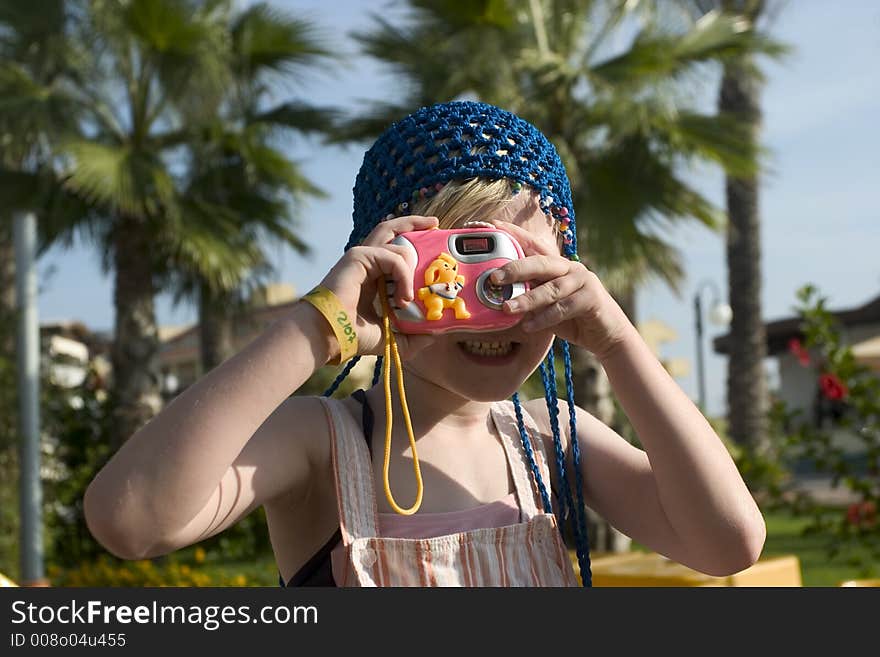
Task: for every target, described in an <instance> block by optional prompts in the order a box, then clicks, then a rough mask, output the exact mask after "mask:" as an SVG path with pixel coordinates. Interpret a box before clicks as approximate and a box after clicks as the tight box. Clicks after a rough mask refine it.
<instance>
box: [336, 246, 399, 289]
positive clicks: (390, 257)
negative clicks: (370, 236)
mask: <svg viewBox="0 0 880 657" xmlns="http://www.w3.org/2000/svg"><path fill="white" fill-rule="evenodd" d="M405 248H406V247H399V246H395V245H388V246H385V247H382V248H376V247H371V246H355V247H352V248H351V249H349V253H351V257H352V258H354V259H355V260H356V261H357V262H359V263H360V264H361V266H362V267H363V268H364V271H365V273H366V277H367V278H368V279H370V280H376V279H378V278H379V277H380V276H384V277H385V279H386V280H390V281H394V283H395V285H396V289H395V293H394V298H395V301H396V303H398V304H400V303H403V302H404V300H406V301H409V300H410V299H408V298H407V297H411V296H412V294H411V292H412V267H411V266H410V264H409V262H408V261H407V260H406V258H405V257H404V255H403V253H401V252H399V251H398V249H405ZM379 292H380V294H384V293H385V291H384V290H379Z"/></svg>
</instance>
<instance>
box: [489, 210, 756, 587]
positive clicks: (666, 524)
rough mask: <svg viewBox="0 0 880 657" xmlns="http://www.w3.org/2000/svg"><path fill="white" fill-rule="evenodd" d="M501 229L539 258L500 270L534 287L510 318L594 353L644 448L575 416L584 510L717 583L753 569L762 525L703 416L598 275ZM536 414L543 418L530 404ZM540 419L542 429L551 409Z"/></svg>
mask: <svg viewBox="0 0 880 657" xmlns="http://www.w3.org/2000/svg"><path fill="white" fill-rule="evenodd" d="M497 223H498V225H499V226H501V227H503V228H504V229H505V230H509V231H510V232H511V233H513V234H514V236H515V237H516V238H517V239H518V240H519V241H520V243H521V244H522V245H523V248H524V249H526V251H527V252H530V253H532V254H534V255H531V256H529V257H526V258H524V259H522V260H518V261H514V262H511V263H509V264H508V265H505V266H504V267H503V269H504V270H505V273H506V274H507V275H508V276H509V278H507V279H505V280H506V282H513V281H524V280H528V281H532V282H533V283H535V285H534V287H533V288H532V289H531V290H530V291H529V292H528V293H526V294H524V295H522V296H520V297H518V298H517V299H516V301H517V302H518V306H519V307H517V308H515V309H513V310H512V312H517V313H525V314H526V315H525V318H524V323H523V325H522V326H523V328H524V329H525V330H526V331H536V332H537V331H552V332H554V333H556V335H558V336H560V337H562V338H563V339H566V340H568V341H569V342H571V343H572V344H576V345H578V346H581V347H583V348H586V349H589V350H590V351H592V352H593V353H595V354H596V355H597V357H598V358H599V360H600V361H601V363H602V365H603V366H604V368H605V371H606V372H607V374H608V377H609V380H610V381H611V385H612V387H613V388H614V392H615V394H616V395H617V398H618V399H619V400H620V403H621V405H622V406H623V409H624V411H625V412H626V414H627V416H628V417H629V419H630V421H631V422H632V424H633V427H634V428H635V430H636V432H637V434H638V436H639V440H640V441H641V443H642V445H643V446H644V448H645V451H644V452H642V451H641V450H638V449H636V448H635V447H633V446H632V445H630V444H629V443H627V442H626V441H625V440H624V439H623V438H621V437H620V436H619V435H618V434H617V433H615V432H614V431H613V430H612V429H610V428H609V427H607V426H605V425H604V424H603V423H602V422H600V421H599V420H597V419H596V418H594V417H593V416H592V415H590V414H589V413H587V412H586V411H584V410H582V409H577V419H578V440H579V445H580V447H581V450H582V453H583V460H582V469H583V474H584V481H585V494H586V495H587V497H588V504H589V506H590V507H591V508H594V509H595V510H596V511H597V512H598V513H600V514H601V515H602V516H603V517H605V518H606V519H607V520H608V521H609V522H611V523H612V524H613V525H614V526H615V527H617V528H619V529H620V530H621V531H623V532H624V533H626V534H627V535H629V536H631V537H632V538H634V539H636V540H638V541H639V542H641V543H644V544H645V545H648V546H649V547H651V548H653V549H655V550H657V551H658V552H661V553H663V554H665V555H667V556H669V557H671V558H673V559H675V560H676V561H679V562H681V563H684V564H686V565H689V566H692V567H693V568H696V569H698V570H700V571H703V572H706V573H709V574H713V575H724V574H730V573H733V572H738V571H740V570H742V569H744V568H746V567H748V566H750V565H751V564H752V563H754V562H755V561H756V560H757V559H758V557H759V556H760V553H761V550H762V548H763V545H764V539H765V535H766V529H765V525H764V520H763V517H762V516H761V512H760V509H759V508H758V507H757V505H756V504H755V501H754V499H753V498H752V496H751V493H750V492H749V490H748V488H747V487H746V486H745V483H744V482H743V480H742V477H741V476H740V474H739V472H738V471H737V469H736V465H735V464H734V462H733V460H732V459H731V457H730V455H729V453H728V452H727V449H726V448H725V447H724V444H723V443H722V442H721V440H720V439H719V438H718V436H717V435H716V434H715V431H714V430H713V429H712V427H711V426H710V425H709V423H708V422H707V421H706V419H705V418H704V417H703V415H702V413H701V412H700V411H699V409H698V408H697V407H696V406H695V405H694V404H693V402H691V400H690V399H689V398H688V397H687V395H685V394H684V392H683V391H682V390H681V388H679V386H678V385H677V384H676V383H675V381H674V380H673V379H672V377H670V376H669V374H668V373H667V372H666V370H665V369H664V367H663V366H662V365H661V364H660V362H659V361H658V360H657V359H656V358H655V357H654V355H653V354H652V353H651V351H650V349H649V348H648V346H647V345H646V344H645V342H644V340H642V338H641V336H640V335H639V333H638V331H637V330H636V329H635V327H634V326H633V325H632V323H631V322H630V321H629V320H628V319H627V317H626V315H625V314H624V313H623V311H622V310H621V309H620V307H619V306H618V305H617V303H616V302H615V301H614V299H613V298H612V297H611V295H610V294H608V292H607V290H605V288H604V286H603V285H602V283H601V281H599V279H598V278H597V277H596V275H595V274H593V273H592V272H591V271H589V270H588V269H587V268H586V267H583V266H582V265H580V264H578V263H573V262H570V261H568V260H566V259H565V258H562V257H561V256H559V255H558V252H556V251H555V247H554V245H549V244H543V243H540V242H539V241H537V240H536V239H534V238H533V237H532V236H531V235H530V234H529V233H527V232H526V231H524V230H522V229H520V228H518V227H517V226H515V225H512V224H507V223H504V222H497ZM496 282H500V281H496ZM507 303H508V304H509V303H510V302H507ZM508 311H511V309H510V308H508ZM560 406H563V404H560ZM531 410H535V411H537V413H536V414H537V415H538V417H541V412H540V411H538V410H537V405H535V406H533V407H532V409H531ZM566 416H567V412H562V417H563V418H564V417H566ZM542 420H543V421H544V423H545V427H546V426H548V425H547V424H546V422H547V412H546V410H544V411H543V418H542ZM562 424H563V425H567V422H562Z"/></svg>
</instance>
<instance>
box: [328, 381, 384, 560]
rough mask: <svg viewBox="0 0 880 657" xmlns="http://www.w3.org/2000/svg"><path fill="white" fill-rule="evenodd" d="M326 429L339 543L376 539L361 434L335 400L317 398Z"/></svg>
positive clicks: (372, 496)
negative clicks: (325, 420) (336, 509)
mask: <svg viewBox="0 0 880 657" xmlns="http://www.w3.org/2000/svg"><path fill="white" fill-rule="evenodd" d="M320 399H321V404H322V405H323V407H324V412H325V413H326V415H327V426H328V427H329V429H330V455H331V459H332V468H333V476H334V483H335V487H336V503H337V508H338V512H339V528H340V530H341V532H342V542H343V543H344V544H345V545H348V544H349V543H351V542H352V541H353V540H354V539H356V538H364V537H375V536H378V535H379V531H378V527H379V520H378V510H377V507H376V496H375V491H374V490H373V468H372V464H371V460H370V452H369V449H368V447H367V442H366V441H365V440H364V437H363V435H362V434H363V430H362V429H361V427H360V425H359V424H358V423H357V421H356V420H355V419H354V418H353V417H352V416H351V414H350V413H349V412H348V410H347V409H346V408H345V407H344V406H343V405H342V402H341V401H339V400H338V399H331V398H328V397H321V398H320Z"/></svg>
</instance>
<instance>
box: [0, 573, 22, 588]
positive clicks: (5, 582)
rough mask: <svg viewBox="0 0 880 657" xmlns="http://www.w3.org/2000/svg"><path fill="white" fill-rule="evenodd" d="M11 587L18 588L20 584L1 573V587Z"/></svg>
mask: <svg viewBox="0 0 880 657" xmlns="http://www.w3.org/2000/svg"><path fill="white" fill-rule="evenodd" d="M11 586H15V587H17V586H18V584H16V583H15V582H13V581H12V580H11V579H9V578H8V577H6V575H4V574H3V573H0V587H11Z"/></svg>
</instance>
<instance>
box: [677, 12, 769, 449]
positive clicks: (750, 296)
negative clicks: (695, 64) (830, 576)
mask: <svg viewBox="0 0 880 657" xmlns="http://www.w3.org/2000/svg"><path fill="white" fill-rule="evenodd" d="M719 6H720V8H722V9H723V10H724V11H728V12H735V13H737V14H739V15H740V16H742V18H743V20H745V21H747V23H748V25H750V26H751V25H756V24H757V23H758V21H759V20H760V19H762V18H767V17H768V14H774V15H775V14H776V13H777V12H778V11H779V10H780V9H781V7H782V5H781V3H775V4H774V5H773V6H772V7H770V6H768V2H766V0H693V9H695V10H696V11H697V13H698V15H705V14H706V13H707V12H710V11H713V10H714V9H717V8H718V7H719ZM761 83H762V78H761V75H760V73H759V71H758V69H757V67H756V64H755V61H754V57H753V56H751V55H750V54H749V53H746V54H744V55H743V56H742V57H739V58H735V59H733V60H731V61H728V62H726V63H725V65H724V72H723V76H722V79H721V86H720V91H719V95H718V110H719V112H724V113H726V114H730V115H732V116H737V117H739V118H740V120H741V121H742V122H743V124H744V125H746V126H747V132H746V138H747V139H748V140H749V141H750V142H751V143H752V144H753V145H755V146H757V144H758V143H759V141H760V131H761ZM759 189H760V182H759V179H758V175H757V174H756V173H754V172H753V173H751V174H748V173H747V174H745V175H735V174H733V173H730V174H728V175H727V178H726V181H725V194H726V202H727V216H728V224H727V281H728V298H729V299H730V307H731V309H732V310H733V318H732V322H731V326H730V341H729V344H730V350H729V353H728V360H727V405H728V431H729V433H730V437H731V439H732V440H733V441H734V442H736V443H738V444H740V445H743V446H747V447H749V448H752V449H755V450H757V451H758V452H761V453H765V454H766V453H767V450H768V449H769V436H768V433H767V412H768V408H769V397H768V392H767V376H766V372H765V370H764V360H765V358H766V357H767V336H766V331H765V329H764V319H763V312H762V310H761V225H760V224H761V217H760V206H759V199H758V197H759Z"/></svg>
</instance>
